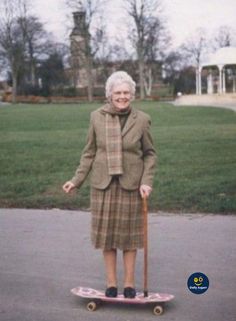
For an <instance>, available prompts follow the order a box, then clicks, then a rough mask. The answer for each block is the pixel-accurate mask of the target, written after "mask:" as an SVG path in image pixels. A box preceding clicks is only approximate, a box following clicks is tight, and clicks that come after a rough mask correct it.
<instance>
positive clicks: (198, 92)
mask: <svg viewBox="0 0 236 321" xmlns="http://www.w3.org/2000/svg"><path fill="white" fill-rule="evenodd" d="M201 72H202V68H201V67H200V66H199V67H197V68H196V95H201V94H202V77H201Z"/></svg>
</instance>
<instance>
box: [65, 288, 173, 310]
mask: <svg viewBox="0 0 236 321" xmlns="http://www.w3.org/2000/svg"><path fill="white" fill-rule="evenodd" d="M71 292H72V293H73V294H74V295H77V296H79V297H81V298H85V299H88V300H89V302H88V303H87V310H88V311H90V312H93V311H95V310H96V309H97V308H98V306H99V305H100V304H101V303H102V302H113V303H126V304H143V305H145V304H152V305H154V307H153V313H154V314H155V315H161V314H163V312H164V307H163V305H164V303H165V302H168V301H171V300H172V299H173V298H174V295H172V294H166V293H151V292H150V293H149V294H148V296H147V297H145V296H144V294H143V293H141V292H138V293H137V295H136V297H135V298H134V299H129V298H125V297H124V295H123V294H119V295H118V296H117V297H116V298H109V297H106V296H105V294H104V291H99V290H95V289H91V288H84V287H81V286H79V287H77V288H74V289H72V290H71Z"/></svg>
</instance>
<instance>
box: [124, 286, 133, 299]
mask: <svg viewBox="0 0 236 321" xmlns="http://www.w3.org/2000/svg"><path fill="white" fill-rule="evenodd" d="M124 297H125V298H129V299H134V298H135V297H136V290H135V289H134V288H131V287H127V288H124Z"/></svg>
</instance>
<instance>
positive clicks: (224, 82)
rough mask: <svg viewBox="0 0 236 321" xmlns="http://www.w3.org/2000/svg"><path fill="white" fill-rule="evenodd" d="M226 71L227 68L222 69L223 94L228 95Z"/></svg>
mask: <svg viewBox="0 0 236 321" xmlns="http://www.w3.org/2000/svg"><path fill="white" fill-rule="evenodd" d="M225 71H226V70H225V67H224V68H222V92H223V93H224V94H225V93H226V85H225V84H226V79H225V77H226V72H225Z"/></svg>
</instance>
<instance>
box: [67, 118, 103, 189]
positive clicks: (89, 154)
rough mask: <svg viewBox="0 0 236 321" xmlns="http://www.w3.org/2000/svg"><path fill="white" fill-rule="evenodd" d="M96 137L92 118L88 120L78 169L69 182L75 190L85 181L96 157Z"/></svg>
mask: <svg viewBox="0 0 236 321" xmlns="http://www.w3.org/2000/svg"><path fill="white" fill-rule="evenodd" d="M96 150H97V147H96V137H95V131H94V126H93V122H92V117H91V118H90V125H89V130H88V134H87V142H86V145H85V147H84V149H83V151H82V155H81V158H80V163H79V166H78V168H77V169H76V172H75V175H74V177H73V178H72V179H71V180H70V181H71V182H72V183H73V184H74V185H75V186H76V187H77V188H79V187H80V186H81V185H82V184H83V182H84V181H85V179H86V178H87V176H88V174H89V172H90V170H91V168H92V165H93V161H94V158H95V155H96Z"/></svg>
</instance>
